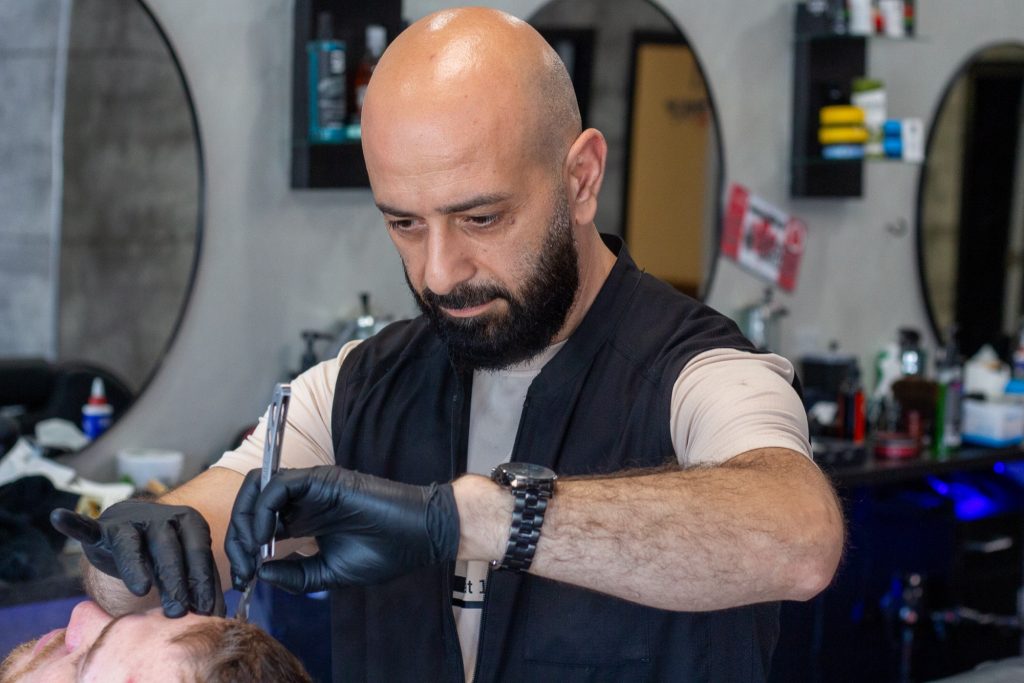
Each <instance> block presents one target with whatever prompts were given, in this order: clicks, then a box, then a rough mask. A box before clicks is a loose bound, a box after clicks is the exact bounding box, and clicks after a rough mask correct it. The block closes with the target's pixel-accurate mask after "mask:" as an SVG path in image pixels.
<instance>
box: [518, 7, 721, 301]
mask: <svg viewBox="0 0 1024 683" xmlns="http://www.w3.org/2000/svg"><path fill="white" fill-rule="evenodd" d="M529 22H530V23H531V24H532V25H533V26H534V27H535V28H536V29H537V30H538V31H540V33H541V34H542V35H543V36H544V37H545V38H547V39H548V42H550V43H551V44H552V46H553V47H554V48H555V50H556V51H557V52H558V54H559V55H560V56H561V57H562V60H563V61H564V62H565V64H566V67H567V68H568V70H569V74H570V75H571V76H572V79H573V84H574V85H575V87H576V96H577V99H578V100H579V103H580V113H581V114H582V116H583V126H584V128H587V127H593V128H596V129H598V130H600V131H601V132H602V133H603V134H604V136H605V138H606V139H607V141H608V162H607V170H606V171H605V179H604V183H603V185H602V187H601V198H600V201H599V203H598V213H597V218H596V223H597V227H598V229H599V230H601V232H606V233H612V234H617V235H621V236H622V237H623V238H624V239H625V241H626V244H627V246H628V247H629V250H630V253H631V255H632V256H633V258H634V259H635V260H636V262H637V263H638V264H639V265H640V267H642V268H644V269H646V270H647V272H649V273H651V274H652V275H655V276H656V277H658V278H660V279H662V280H664V281H666V282H668V283H669V284H671V285H673V286H675V287H676V288H677V289H679V290H681V291H683V292H685V293H687V294H690V295H691V296H695V297H699V298H700V297H705V296H706V295H707V287H708V284H709V283H710V282H711V276H712V269H713V267H714V263H715V258H716V256H717V253H718V226H719V223H720V220H719V211H720V205H721V204H720V198H721V196H722V162H721V159H722V153H721V140H720V139H719V134H718V128H717V126H716V121H715V112H714V107H713V105H712V100H711V95H710V91H709V88H708V85H707V82H706V79H705V78H704V72H703V71H702V69H701V66H700V63H699V61H698V59H697V56H696V54H694V52H693V50H692V48H691V46H690V45H689V42H688V41H687V40H686V37H685V36H684V35H683V32H682V31H681V30H680V28H679V27H678V26H676V25H675V23H674V22H673V21H672V20H671V19H670V18H669V17H668V15H667V14H666V13H665V12H664V10H662V9H661V8H659V7H658V6H656V5H655V4H653V3H652V2H649V1H648V0H552V1H551V2H549V3H547V4H546V5H543V6H542V7H541V8H540V9H538V10H537V12H536V13H535V14H534V15H533V16H532V17H530V19H529Z"/></svg>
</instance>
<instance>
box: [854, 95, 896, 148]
mask: <svg viewBox="0 0 1024 683" xmlns="http://www.w3.org/2000/svg"><path fill="white" fill-rule="evenodd" d="M851 88H852V92H851V94H850V104H851V105H853V106H855V107H859V108H860V109H861V110H863V112H864V128H865V129H866V130H867V132H868V137H867V140H866V141H865V142H864V154H865V156H868V157H872V158H879V157H882V156H883V155H884V149H883V144H882V139H883V136H882V127H883V125H884V124H885V116H886V107H887V97H886V94H885V83H883V82H882V81H880V80H878V79H877V78H858V79H856V80H854V82H853V83H852V85H851Z"/></svg>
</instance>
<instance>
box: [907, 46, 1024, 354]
mask: <svg viewBox="0 0 1024 683" xmlns="http://www.w3.org/2000/svg"><path fill="white" fill-rule="evenodd" d="M1010 45H1017V46H1019V47H1020V48H1021V49H1022V50H1024V43H1022V42H1014V41H1006V40H1001V41H998V42H993V43H986V44H984V45H982V46H980V47H977V48H974V49H973V50H972V51H971V52H970V54H969V55H968V56H967V57H966V58H965V59H963V60H961V61H960V63H959V64H958V65H957V67H956V70H955V71H953V75H952V76H951V77H950V78H949V79H948V80H947V81H946V85H945V86H944V87H943V88H942V93H941V95H940V96H939V99H938V101H937V103H936V105H935V109H934V110H933V111H932V115H931V117H930V118H929V122H928V136H927V139H926V140H925V147H924V159H925V160H924V161H923V162H922V163H921V166H920V169H919V170H918V175H917V201H916V203H915V210H916V215H915V217H914V223H915V228H914V239H915V241H916V244H915V246H914V250H915V252H916V256H917V284H918V288H919V290H920V294H921V301H922V302H923V303H924V310H925V317H927V318H928V326H929V328H930V329H931V332H932V337H933V339H934V340H935V342H936V343H937V344H938V345H939V346H942V345H944V344H945V343H946V341H947V340H946V339H945V338H944V336H943V331H942V330H941V329H939V324H938V322H937V320H936V317H935V308H934V306H932V300H931V296H930V294H929V291H928V281H927V277H926V276H925V254H924V235H923V228H924V226H923V225H922V220H921V217H922V215H923V213H924V182H925V172H926V171H927V170H928V158H929V152H930V150H931V149H932V143H933V142H934V138H935V126H936V123H938V120H939V116H941V114H942V109H943V106H944V105H945V104H946V100H947V99H948V98H949V93H950V91H951V90H952V89H953V86H954V85H956V83H957V81H958V80H959V79H960V78H961V77H962V76H963V75H964V74H965V73H967V70H968V69H969V68H970V67H971V64H972V63H973V62H974V60H975V59H977V57H978V55H980V54H982V53H983V52H986V51H987V50H991V49H993V48H997V47H1006V46H1010Z"/></svg>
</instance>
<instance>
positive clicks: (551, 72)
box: [363, 7, 581, 172]
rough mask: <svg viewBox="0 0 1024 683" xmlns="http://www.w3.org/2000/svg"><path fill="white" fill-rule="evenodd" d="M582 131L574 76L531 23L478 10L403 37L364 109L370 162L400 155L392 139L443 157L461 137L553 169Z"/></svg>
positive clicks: (438, 17) (441, 17) (455, 12)
mask: <svg viewBox="0 0 1024 683" xmlns="http://www.w3.org/2000/svg"><path fill="white" fill-rule="evenodd" d="M424 123H428V124H430V126H431V127H432V128H433V130H432V131H430V134H427V131H425V130H423V129H422V127H423V125H424ZM580 132H581V123H580V113H579V107H578V105H577V102H576V95H575V92H574V91H573V86H572V81H571V80H570V78H569V74H568V73H567V72H566V69H565V66H564V65H563V64H562V61H561V59H559V57H558V55H557V53H556V52H555V51H554V50H552V49H551V46H550V45H548V43H547V42H546V41H545V40H544V38H543V37H542V36H541V35H540V34H539V33H537V31H536V30H534V29H533V27H531V26H530V25H529V24H527V23H526V22H524V21H522V20H520V19H517V18H515V17H513V16H511V15H508V14H505V13H504V12H500V11H497V10H492V9H484V8H477V7H471V8H462V9H450V10H443V11H440V12H437V13H434V14H431V15H429V16H427V17H425V18H423V19H421V20H419V21H417V22H416V23H414V24H412V25H411V26H410V27H409V28H408V29H406V30H405V31H404V32H403V33H402V34H401V35H399V36H398V37H397V38H396V39H395V41H394V42H393V43H392V44H391V46H390V47H389V48H388V49H387V51H386V52H385V54H384V55H383V57H382V58H381V60H380V63H379V65H378V66H377V68H376V70H375V71H374V75H373V78H372V80H371V83H370V86H369V88H368V89H367V93H366V99H365V102H364V108H363V136H364V146H365V147H366V151H367V162H368V163H369V164H370V165H371V167H372V166H373V163H374V161H376V160H377V157H378V155H379V154H387V153H392V152H394V151H395V149H394V147H393V146H391V145H389V144H388V143H389V141H394V140H395V136H396V135H400V136H401V137H402V138H403V139H404V140H405V141H406V142H408V143H416V142H419V143H420V144H422V145H424V146H427V147H429V146H438V149H435V150H433V151H436V152H438V153H442V154H444V153H447V150H444V149H442V148H443V147H444V146H445V145H447V144H452V143H457V142H459V141H462V142H469V141H470V140H472V141H473V142H474V143H475V144H484V145H487V144H495V143H496V142H498V140H501V141H503V142H504V143H507V144H513V145H514V146H515V147H516V148H518V150H519V152H520V153H522V152H526V151H529V152H531V153H534V154H537V155H538V156H537V157H535V158H536V159H537V160H538V161H539V162H540V163H543V164H550V165H551V166H550V167H551V168H553V169H554V168H558V167H559V166H560V164H561V162H562V161H563V159H564V157H565V154H566V152H567V150H568V149H569V146H570V145H571V144H572V142H573V141H574V140H575V139H576V137H577V136H578V135H579V134H580ZM403 133H406V134H403ZM405 149H406V150H408V148H407V147H406V148H405ZM424 151H428V152H429V151H431V150H429V149H428V150H424ZM371 172H372V169H371Z"/></svg>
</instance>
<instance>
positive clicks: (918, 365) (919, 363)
mask: <svg viewBox="0 0 1024 683" xmlns="http://www.w3.org/2000/svg"><path fill="white" fill-rule="evenodd" d="M899 335H900V337H899V338H900V372H901V373H902V374H903V375H904V376H905V377H907V376H922V375H924V368H925V360H926V356H925V353H924V351H922V350H921V333H920V332H918V331H917V330H915V329H913V328H910V327H904V328H901V329H900V331H899Z"/></svg>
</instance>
